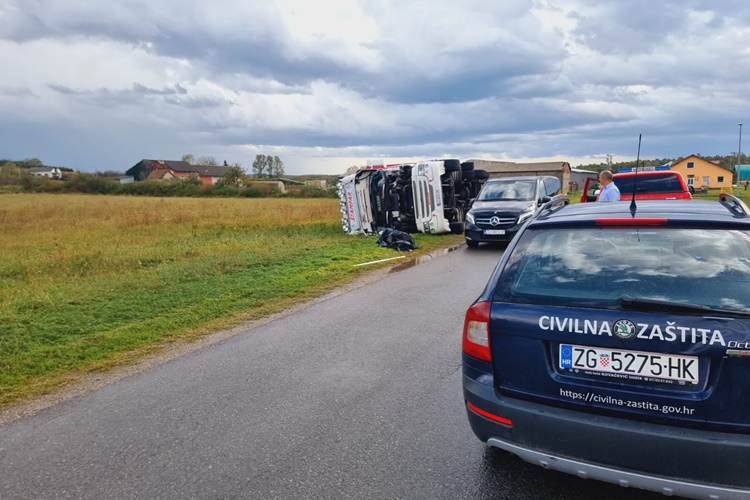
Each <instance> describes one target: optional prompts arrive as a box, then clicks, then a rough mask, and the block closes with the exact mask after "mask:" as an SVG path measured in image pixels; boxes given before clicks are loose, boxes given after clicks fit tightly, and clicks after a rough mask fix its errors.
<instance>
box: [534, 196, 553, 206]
mask: <svg viewBox="0 0 750 500" xmlns="http://www.w3.org/2000/svg"><path fill="white" fill-rule="evenodd" d="M550 201H552V198H550V197H549V196H542V199H541V200H539V201H538V202H537V205H544V204H545V203H549V202H550Z"/></svg>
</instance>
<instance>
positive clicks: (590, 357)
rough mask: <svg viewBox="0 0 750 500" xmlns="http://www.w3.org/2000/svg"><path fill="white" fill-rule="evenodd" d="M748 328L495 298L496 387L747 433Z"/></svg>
mask: <svg viewBox="0 0 750 500" xmlns="http://www.w3.org/2000/svg"><path fill="white" fill-rule="evenodd" d="M686 318H688V319H689V321H686ZM749 327H750V322H749V321H748V320H746V319H737V318H720V317H704V316H701V315H692V316H689V317H686V316H685V315H684V314H681V315H679V316H670V315H665V314H658V315H656V314H653V313H649V312H641V311H616V310H598V309H584V308H570V307H548V306H539V305H524V304H510V303H501V302H495V303H493V305H492V309H491V322H490V346H491V349H492V359H493V369H494V381H495V382H494V383H495V386H496V388H497V389H498V390H499V391H501V392H502V393H505V394H509V395H513V396H514V397H519V398H526V399H529V400H540V401H543V402H544V403H545V404H554V405H559V406H567V407H575V408H576V409H579V410H582V411H589V412H592V413H601V414H613V415H623V416H624V415H627V416H628V418H635V419H639V418H640V419H646V420H649V421H659V422H665V423H671V424H676V425H686V426H698V427H701V428H711V429H716V430H722V429H727V430H728V429H731V430H733V431H740V432H750V419H749V418H748V415H750V399H749V398H747V397H746V394H747V393H748V388H749V386H750V377H748V376H747V375H748V370H749V369H750V328H749Z"/></svg>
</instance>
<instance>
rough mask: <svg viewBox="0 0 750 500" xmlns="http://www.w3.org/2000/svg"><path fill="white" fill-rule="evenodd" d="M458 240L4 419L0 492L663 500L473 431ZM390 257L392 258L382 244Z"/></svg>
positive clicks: (220, 498) (466, 300) (478, 255)
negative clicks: (465, 392) (527, 455)
mask: <svg viewBox="0 0 750 500" xmlns="http://www.w3.org/2000/svg"><path fill="white" fill-rule="evenodd" d="M501 253H502V249H500V248H492V247H485V246H481V247H480V248H479V249H477V250H469V249H467V248H466V247H460V248H459V249H457V250H456V251H453V252H450V253H448V254H446V255H443V256H441V257H438V258H435V259H432V260H429V261H428V262H425V263H422V264H419V265H416V266H413V267H410V268H407V269H403V270H400V271H398V272H394V273H391V274H389V275H388V276H386V277H385V278H384V279H382V280H379V281H377V282H374V283H371V284H368V285H366V286H364V287H361V288H358V289H356V290H354V291H351V292H349V293H346V294H344V295H339V296H337V297H334V298H331V299H330V300H327V301H324V302H321V303H318V304H316V305H313V306H312V307H309V308H307V309H304V310H302V311H299V312H296V313H294V314H291V315H288V316H285V317H283V318H281V319H278V320H276V321H273V322H271V323H268V324H265V325H262V326H260V327H256V328H253V329H248V330H247V331H243V332H242V333H240V334H239V335H236V336H234V337H232V338H230V339H228V340H226V341H224V342H222V343H219V344H216V345H213V346H210V347H208V348H205V349H202V350H200V351H196V352H193V353H191V354H189V355H186V356H183V357H181V358H178V359H175V360H173V361H170V362H168V363H165V364H162V365H159V366H157V367H156V368H153V369H150V370H147V371H145V372H141V373H139V374H136V375H133V376H131V377H128V378H126V379H123V380H119V381H117V382H115V383H112V384H110V385H108V386H105V387H103V388H100V389H98V390H95V391H93V392H91V393H88V394H86V395H84V396H80V397H77V398H75V399H72V400H70V401H67V402H64V403H61V404H58V405H56V406H53V407H51V408H48V409H46V410H43V411H42V412H40V413H38V414H36V415H33V416H31V417H27V418H25V419H21V420H17V421H15V422H13V423H10V424H7V425H4V426H2V427H0V499H2V500H15V499H24V500H29V499H92V500H93V499H96V500H104V499H165V500H167V499H175V500H177V499H179V500H185V499H206V500H230V499H262V500H266V499H443V498H444V499H535V500H536V499H539V498H546V499H553V500H554V499H558V500H562V499H571V500H573V499H575V500H581V499H583V500H585V499H596V500H602V499H636V498H637V499H658V498H662V497H661V496H660V495H651V494H646V493H643V492H640V491H633V490H627V489H624V488H621V487H619V486H613V485H607V484H604V483H599V482H594V481H586V480H583V479H579V478H577V477H573V476H567V475H564V474H560V473H556V472H550V471H546V470H544V469H542V468H540V467H537V466H534V465H530V464H526V463H525V462H523V461H521V460H520V459H517V458H515V457H513V456H512V455H509V454H506V453H505V452H500V451H491V450H489V449H487V448H486V447H485V446H484V445H483V444H482V443H480V442H479V441H478V440H477V439H476V438H475V437H474V435H473V434H472V432H471V430H470V428H469V425H468V422H467V419H466V414H465V410H464V406H463V400H462V395H461V358H460V351H461V328H462V325H463V315H464V312H465V310H466V308H467V307H468V306H469V304H471V302H472V301H473V299H474V298H475V297H476V296H477V295H478V294H479V292H480V291H481V290H482V288H483V287H484V285H485V283H486V281H487V278H488V276H489V273H490V271H491V270H492V268H493V267H494V265H495V263H496V262H497V260H498V259H499V257H500V255H501ZM394 255H395V254H394Z"/></svg>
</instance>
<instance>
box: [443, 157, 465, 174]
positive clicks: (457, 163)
mask: <svg viewBox="0 0 750 500" xmlns="http://www.w3.org/2000/svg"><path fill="white" fill-rule="evenodd" d="M443 166H444V167H445V171H446V172H455V171H456V170H458V171H459V172H460V171H461V160H443Z"/></svg>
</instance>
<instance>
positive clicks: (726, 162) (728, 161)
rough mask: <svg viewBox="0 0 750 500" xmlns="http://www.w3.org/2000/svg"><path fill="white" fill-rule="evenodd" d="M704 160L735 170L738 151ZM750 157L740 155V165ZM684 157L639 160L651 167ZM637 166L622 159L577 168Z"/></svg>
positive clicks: (748, 161) (615, 168)
mask: <svg viewBox="0 0 750 500" xmlns="http://www.w3.org/2000/svg"><path fill="white" fill-rule="evenodd" d="M701 158H703V159H704V160H707V161H711V162H715V161H717V160H718V162H719V165H720V166H722V167H724V168H726V169H727V170H731V171H732V172H734V167H735V166H736V165H737V163H738V159H737V153H736V152H733V153H729V154H728V155H713V156H701ZM749 158H750V157H749V156H748V155H746V154H745V153H742V154H741V155H740V157H739V164H740V165H747V164H748V163H750V159H749ZM682 159H683V158H654V159H646V160H644V159H643V158H641V160H640V161H639V162H638V166H639V167H651V166H656V165H664V164H667V163H676V162H678V161H680V160H682ZM634 166H635V160H631V161H622V162H614V163H611V164H608V163H589V164H587V165H578V166H577V167H576V168H580V169H583V170H596V171H597V172H601V171H602V170H611V171H612V172H617V170H618V169H619V168H621V167H634Z"/></svg>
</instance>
